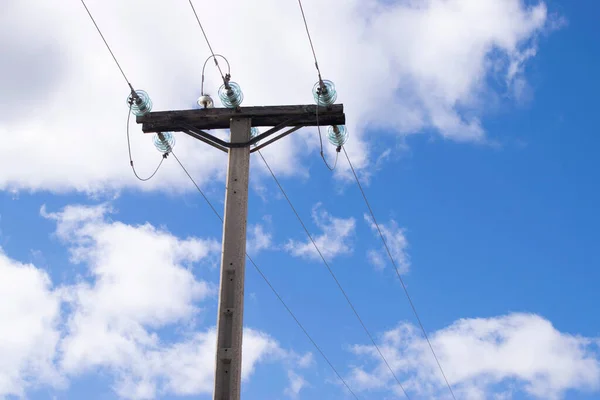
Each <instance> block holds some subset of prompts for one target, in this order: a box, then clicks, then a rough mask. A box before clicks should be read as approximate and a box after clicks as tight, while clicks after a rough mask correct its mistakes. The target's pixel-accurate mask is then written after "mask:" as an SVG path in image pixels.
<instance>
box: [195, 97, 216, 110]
mask: <svg viewBox="0 0 600 400" xmlns="http://www.w3.org/2000/svg"><path fill="white" fill-rule="evenodd" d="M198 105H199V106H200V107H201V108H213V107H214V106H215V102H214V101H213V99H212V97H210V96H209V95H208V94H203V95H202V96H200V97H199V98H198Z"/></svg>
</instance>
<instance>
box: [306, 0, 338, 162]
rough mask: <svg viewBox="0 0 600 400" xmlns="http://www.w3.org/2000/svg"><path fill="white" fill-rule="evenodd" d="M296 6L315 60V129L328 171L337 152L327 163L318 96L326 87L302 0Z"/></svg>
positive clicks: (336, 159) (324, 91) (336, 156)
mask: <svg viewBox="0 0 600 400" xmlns="http://www.w3.org/2000/svg"><path fill="white" fill-rule="evenodd" d="M298 6H299V7H300V12H301V13H302V21H304V28H305V29H306V36H307V37H308V43H309V44H310V49H311V51H312V55H313V59H314V60H315V68H316V69H317V76H318V77H319V89H318V90H317V94H318V96H319V100H318V101H317V111H316V117H317V131H318V132H319V143H320V146H321V150H320V154H321V158H322V159H323V162H324V163H325V166H326V167H327V169H329V170H330V171H333V170H334V169H335V167H336V165H337V162H338V157H339V154H337V152H336V155H335V161H334V163H333V166H331V165H329V163H328V162H327V159H326V158H325V153H324V151H323V134H322V133H321V126H320V125H319V106H320V105H322V104H320V103H321V100H320V98H321V96H322V95H323V94H325V93H326V90H327V87H326V84H325V83H324V82H323V78H322V77H321V69H320V68H319V61H318V60H317V53H316V51H315V46H314V44H313V41H312V37H311V35H310V29H309V28H308V22H307V21H306V14H305V12H304V6H303V5H302V0H298ZM333 100H335V99H333ZM338 152H339V151H338Z"/></svg>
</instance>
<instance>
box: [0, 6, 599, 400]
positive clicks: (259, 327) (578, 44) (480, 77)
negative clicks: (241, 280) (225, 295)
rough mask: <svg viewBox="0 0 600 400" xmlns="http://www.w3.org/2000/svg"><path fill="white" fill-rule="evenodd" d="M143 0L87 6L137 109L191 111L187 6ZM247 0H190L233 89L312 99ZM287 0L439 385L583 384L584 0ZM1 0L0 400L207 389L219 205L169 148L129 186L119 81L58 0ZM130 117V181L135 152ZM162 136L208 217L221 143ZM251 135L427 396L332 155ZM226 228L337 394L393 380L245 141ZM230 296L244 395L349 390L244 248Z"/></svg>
mask: <svg viewBox="0 0 600 400" xmlns="http://www.w3.org/2000/svg"><path fill="white" fill-rule="evenodd" d="M160 3H161V2H146V3H144V4H145V8H144V10H145V11H144V12H145V14H144V17H143V18H142V17H141V16H140V15H139V7H140V4H141V3H139V2H138V3H136V4H134V2H132V3H131V4H129V3H128V4H127V5H121V6H119V5H118V4H117V2H101V1H91V0H90V1H89V2H88V5H89V7H90V10H91V11H92V13H93V14H94V15H95V17H96V18H97V22H98V24H99V26H100V27H101V29H102V30H103V33H104V34H105V35H106V37H107V40H108V41H109V43H110V44H111V47H113V50H114V51H115V54H116V55H117V58H118V59H119V62H120V63H121V64H122V66H123V67H124V69H125V70H126V71H127V74H128V78H129V79H130V80H131V81H132V83H133V84H134V86H136V88H139V89H144V90H147V91H148V92H149V93H150V95H151V96H152V99H153V101H154V104H155V108H154V109H155V110H163V109H168V108H191V107H192V106H193V104H194V101H195V98H196V97H197V96H198V94H199V89H198V88H199V82H200V76H199V74H200V68H201V63H202V62H203V60H204V59H205V58H206V57H207V56H208V55H209V52H208V48H206V45H205V43H204V42H203V41H202V37H201V36H200V32H199V30H198V27H197V26H195V25H194V24H195V20H194V19H193V15H192V14H191V10H190V9H189V5H188V4H187V2H181V3H182V4H177V5H175V6H172V7H169V6H165V5H162V4H160ZM254 3H255V7H251V6H246V5H243V6H239V7H238V8H236V7H235V6H233V5H226V6H223V7H224V8H220V7H217V6H216V5H214V4H211V2H209V1H200V0H198V1H196V2H195V4H196V6H197V9H198V10H200V17H201V19H202V20H203V22H205V28H206V29H207V32H208V33H209V38H211V42H212V43H213V45H214V47H215V48H216V51H217V52H220V53H225V54H227V57H228V58H229V60H230V62H231V63H232V75H233V80H234V81H236V82H239V83H240V85H241V86H242V88H243V90H244V93H245V95H246V102H245V103H244V104H245V105H259V104H292V103H307V104H310V103H311V101H312V100H311V93H310V89H311V88H312V85H313V84H314V81H315V80H316V73H315V71H314V65H313V63H312V61H311V53H310V48H309V47H308V43H307V42H306V37H305V36H303V35H304V32H303V31H302V29H303V26H302V25H301V17H300V13H299V10H298V9H297V3H295V2H293V1H289V2H282V0H277V1H275V0H261V1H256V2H254ZM287 3H289V4H287ZM266 7H268V9H270V10H272V14H271V15H272V16H273V17H269V16H268V15H265V13H262V12H261V11H260V10H261V9H264V8H266ZM305 8H306V11H307V18H308V21H309V25H310V26H311V30H312V33H313V39H314V41H315V45H316V49H317V54H318V56H319V63H320V65H321V68H322V70H323V73H324V75H325V78H327V79H331V80H333V81H334V82H336V84H337V87H338V89H339V98H338V101H339V102H342V103H344V104H345V110H346V116H347V119H348V129H349V131H350V140H349V142H348V144H347V146H346V148H347V150H348V152H349V154H350V157H351V159H352V161H353V162H354V163H355V165H356V167H357V169H358V171H359V176H360V177H361V180H362V182H363V184H364V185H365V189H366V192H367V196H368V197H369V199H370V201H371V204H372V206H373V209H374V211H375V214H376V216H377V218H378V220H379V222H380V223H381V224H382V226H383V227H384V230H385V232H386V236H387V238H388V240H389V241H390V243H391V244H392V246H391V247H392V251H393V253H394V254H395V256H396V258H397V261H398V262H399V263H400V264H401V267H402V272H403V278H404V280H405V283H406V284H407V287H408V290H409V292H410V294H411V296H412V298H413V300H414V302H415V305H416V307H417V310H418V312H419V315H420V317H421V319H422V321H423V324H424V326H425V328H426V329H427V332H428V334H429V336H430V338H431V340H432V344H433V346H434V348H435V350H436V352H437V354H438V357H439V358H440V362H441V364H442V367H443V368H444V371H445V373H446V375H447V377H448V379H449V381H450V384H451V385H452V387H453V389H454V392H455V394H456V397H457V398H459V399H466V400H477V399H515V400H518V399H594V398H598V396H599V393H600V349H599V346H600V339H599V338H600V321H599V320H598V318H596V317H595V315H596V314H597V312H596V309H597V304H600V294H599V293H598V291H597V284H596V282H597V281H598V279H600V272H598V271H599V270H600V268H599V267H600V256H599V255H598V251H597V247H598V246H597V243H596V242H597V238H598V235H597V233H596V231H597V226H598V224H599V223H600V217H599V216H598V212H597V211H596V209H597V207H596V205H597V204H598V203H599V201H600V191H599V190H598V185H597V182H598V181H599V178H600V168H598V165H597V164H598V162H597V157H596V155H597V148H598V147H599V145H600V139H598V137H597V135H596V131H597V129H596V128H595V124H594V115H595V114H596V112H597V107H598V101H597V100H596V93H598V92H599V91H600V82H599V81H598V80H597V79H594V78H593V76H594V72H595V71H597V70H598V67H599V66H600V53H599V52H598V49H597V45H596V44H595V40H594V38H595V37H597V36H598V34H599V33H598V28H597V26H596V24H595V22H596V21H595V19H596V17H595V16H597V15H598V14H599V13H600V5H598V4H596V2H593V1H591V0H588V1H580V2H577V4H576V5H575V4H572V3H565V2H558V1H551V0H549V1H545V2H533V1H531V2H530V1H527V2H525V1H518V0H510V1H505V0H485V1H483V0H482V1H469V0H447V1H442V0H431V1H427V2H426V1H418V2H414V3H410V2H400V1H398V2H385V3H381V2H380V3H378V2H376V1H367V2H360V1H358V0H356V1H354V0H353V1H342V0H339V1H338V0H336V1H331V2H330V3H327V4H322V2H318V1H316V0H315V1H308V0H306V1H305ZM7 10H8V13H4V15H3V16H1V17H0V26H2V28H0V50H1V51H2V53H3V54H7V55H8V57H6V60H12V61H11V62H6V61H5V62H0V84H2V87H4V88H5V90H2V92H3V93H2V94H0V98H1V99H2V100H3V104H13V105H12V106H11V107H5V108H4V112H0V133H2V135H3V137H6V138H7V140H6V143H5V144H4V146H0V154H1V155H2V157H0V159H1V160H2V161H0V162H2V165H1V166H0V171H2V172H0V204H1V206H0V248H1V251H0V298H2V303H1V304H2V305H0V398H8V399H12V398H19V397H22V398H31V399H73V398H83V397H85V398H89V399H120V398H124V399H153V398H160V399H178V398H200V399H209V398H211V392H212V373H213V372H212V371H213V363H214V355H213V352H214V345H215V344H214V325H215V322H216V313H217V289H218V279H219V252H220V240H221V226H220V223H219V221H218V220H217V218H216V217H215V216H214V214H213V213H212V211H211V210H210V208H209V207H208V206H207V204H206V203H205V202H204V200H203V199H202V197H201V196H200V195H199V194H198V193H197V192H196V191H195V188H194V187H193V185H192V183H191V182H189V181H188V180H187V177H186V176H185V174H184V173H183V171H181V170H180V169H179V166H178V165H177V164H176V162H175V160H174V159H172V158H168V159H167V162H166V163H165V166H164V167H163V168H162V169H161V171H160V172H159V173H158V174H157V176H156V177H155V178H153V179H152V180H151V181H149V182H146V183H140V182H137V181H135V179H134V177H133V175H132V173H131V170H130V168H129V166H128V160H127V149H126V141H125V117H126V115H125V113H126V112H127V108H126V104H125V101H124V97H125V96H126V95H127V86H126V85H125V83H124V81H123V80H122V77H121V76H120V74H119V72H118V69H117V68H116V66H115V65H114V63H113V61H112V59H111V58H110V55H109V54H108V52H107V51H106V49H105V48H104V47H103V44H102V42H101V40H100V38H99V37H98V35H97V32H95V31H94V29H93V25H92V23H91V21H90V20H89V19H88V18H87V15H86V14H85V10H84V9H83V7H81V4H78V2H73V4H69V5H67V4H65V5H61V7H59V8H56V7H55V8H50V7H48V6H47V5H44V4H43V3H42V2H40V1H36V0H28V1H24V2H10V3H9V4H8V6H7ZM221 12H225V13H227V15H228V16H229V17H230V18H231V25H230V28H229V29H227V30H225V29H224V27H223V23H222V20H220V19H219V16H220V13H221ZM165 16H169V17H165ZM132 21H138V22H139V26H136V27H135V29H134V27H132V26H131V22H132ZM158 21H161V23H160V25H157V22H158ZM219 21H221V22H219ZM332 21H336V22H337V24H333V22H332ZM156 26H160V28H161V29H156ZM273 32H285V34H283V33H282V34H278V35H273ZM265 37H269V38H271V40H269V41H266V40H264V38H265ZM261 38H262V39H261ZM259 39H261V40H259ZM252 46H254V47H252ZM253 49H254V50H253ZM32 64H33V65H38V67H36V68H33V69H26V68H25V66H29V67H30V66H31V65H32ZM39 65H43V66H44V67H39ZM15 82H21V84H19V85H15ZM272 82H276V85H272V84H270V83H272ZM207 87H208V90H209V91H211V93H215V90H216V88H217V87H218V74H217V72H216V71H212V70H209V72H208V76H207ZM75 96H77V97H75ZM215 97H216V96H215ZM131 127H132V145H133V154H134V160H135V164H136V167H137V168H138V170H139V171H140V173H141V174H142V175H145V174H146V172H147V171H151V169H152V168H153V167H154V165H155V163H156V162H158V160H159V157H160V155H159V153H158V152H156V150H155V149H154V148H153V146H152V143H151V142H152V141H151V137H150V136H147V135H146V136H145V135H143V134H142V133H141V130H140V129H139V127H137V126H135V124H134V123H132V125H131ZM176 137H177V144H176V147H175V150H176V152H177V154H178V156H179V157H180V159H181V160H182V162H183V163H184V164H185V165H186V167H188V168H189V169H190V171H191V173H192V175H193V176H194V178H195V179H197V181H198V183H199V184H200V185H201V187H202V188H203V190H205V192H206V194H207V195H208V197H209V198H210V200H211V201H212V202H213V203H214V204H215V206H216V208H217V209H218V210H219V211H222V208H223V199H224V193H225V192H224V176H225V170H226V156H225V155H224V154H222V153H220V152H218V151H216V150H214V149H211V148H208V147H207V146H205V145H203V144H201V143H197V142H193V141H192V140H190V139H188V138H186V137H183V136H182V134H180V133H177V134H176ZM327 146H328V147H327V156H328V157H333V155H334V153H333V151H334V149H333V146H331V145H329V144H328V143H327ZM264 154H265V157H266V158H267V160H268V161H269V163H270V164H271V166H272V167H273V170H274V171H275V173H276V174H277V176H278V177H279V178H280V180H281V183H282V185H283V187H284V188H285V190H286V191H287V193H288V195H289V196H290V198H291V200H292V202H293V203H294V205H295V206H296V208H297V209H298V211H299V213H300V215H301V216H302V218H303V220H304V221H305V222H306V223H307V225H308V227H309V230H310V231H311V233H312V234H313V235H314V236H315V237H316V238H317V242H318V243H319V244H320V245H321V250H323V251H324V253H325V254H326V258H327V259H328V261H329V262H330V265H331V267H332V269H333V271H334V272H335V274H336V276H337V278H338V279H339V281H340V282H341V284H342V286H343V287H344V289H345V290H346V292H347V293H348V295H349V297H350V298H351V300H352V302H353V303H354V305H355V307H356V309H357V311H358V312H359V313H360V315H361V317H362V318H363V320H364V322H365V324H366V326H367V327H368V329H369V330H370V332H371V333H372V334H373V335H374V337H375V339H376V341H377V343H378V345H379V346H380V348H381V349H382V351H383V353H384V355H385V356H386V358H387V359H388V361H389V362H390V364H391V365H392V367H393V369H394V371H395V373H396V374H397V375H398V377H399V378H400V380H401V382H402V384H403V386H404V387H405V388H406V389H407V391H408V393H409V395H410V398H412V399H446V398H449V397H448V395H449V393H448V389H447V387H446V386H445V385H444V383H443V381H442V380H441V376H440V373H439V370H438V369H437V366H436V365H435V364H434V360H433V358H432V355H431V353H430V351H429V348H428V347H426V344H425V343H424V341H423V339H422V336H421V332H420V331H419V329H418V325H416V324H417V321H416V319H415V317H414V315H413V313H412V310H411V309H410V306H409V304H408V302H407V300H406V297H405V295H404V292H403V291H402V287H401V286H400V283H399V281H398V279H397V276H396V274H395V272H394V270H393V267H392V266H391V264H390V262H389V260H388V258H387V256H386V253H385V252H383V248H382V243H381V241H380V239H379V237H378V236H377V235H376V232H375V231H374V230H373V229H372V226H371V224H370V222H369V220H368V215H367V212H368V210H367V208H366V206H365V204H364V202H363V199H362V197H361V196H360V192H359V190H358V187H357V186H356V184H355V182H354V181H353V180H352V177H351V175H350V174H349V170H348V166H347V163H346V160H345V158H344V157H343V155H342V156H341V157H340V160H339V165H338V168H337V170H336V171H335V172H334V173H331V172H330V171H329V170H328V169H327V168H326V167H325V166H324V165H323V163H322V161H321V159H320V157H319V154H318V139H317V132H316V131H315V130H311V129H304V130H302V131H300V132H299V133H297V134H294V135H293V136H290V137H288V138H286V139H284V140H282V141H281V142H280V143H278V144H277V145H275V146H273V147H272V148H270V149H268V150H267V151H265V153H264ZM248 224H249V227H248V239H249V242H248V246H249V251H250V254H251V255H252V256H253V257H254V259H255V260H256V262H257V264H258V265H259V267H260V268H261V269H262V270H263V272H264V273H265V275H266V276H267V277H268V279H269V280H270V281H271V283H272V284H273V286H274V287H275V289H276V290H277V291H278V292H279V293H280V294H281V295H282V297H283V298H284V300H285V302H286V303H287V304H288V306H289V307H290V308H291V309H292V310H293V312H294V313H295V315H296V316H297V317H298V319H299V320H300V321H301V322H302V324H303V325H304V326H305V328H306V329H307V331H308V332H309V333H310V334H311V336H312V337H313V338H314V340H315V341H316V342H317V343H318V344H319V346H320V347H321V348H322V350H323V351H324V352H325V354H326V355H327V357H328V358H329V359H330V361H331V362H332V363H333V365H334V366H335V367H336V368H337V370H338V371H339V372H340V374H341V375H342V376H343V377H344V379H346V380H347V382H348V384H349V385H350V387H351V388H352V389H353V391H354V392H355V393H356V394H357V395H358V397H359V398H360V399H402V398H405V396H404V395H403V394H402V393H401V391H399V389H398V387H397V385H396V384H395V381H394V380H393V378H392V377H391V375H390V373H389V371H388V370H387V369H386V368H385V366H384V365H383V364H382V361H381V359H380V358H379V357H378V355H377V354H376V353H374V351H373V348H372V347H371V342H370V341H369V338H368V337H367V335H366V334H365V332H364V330H363V329H362V328H361V326H360V324H359V322H358V321H357V319H356V317H355V316H354V314H353V313H352V311H351V309H350V308H349V307H348V304H347V303H346V301H345V299H344V297H343V295H342V294H341V293H340V291H339V290H338V288H337V286H336V285H335V282H334V281H333V280H332V278H331V276H330V275H329V273H328V272H327V270H326V268H325V266H324V265H323V263H322V262H321V261H320V259H318V258H316V257H315V256H314V253H312V249H311V247H310V246H308V245H307V244H308V239H307V237H306V235H305V233H304V232H303V230H302V227H301V226H300V224H299V223H298V221H297V220H296V219H295V216H294V214H293V213H292V211H291V209H290V208H289V206H288V204H287V203H286V202H285V199H284V198H283V197H282V196H281V193H280V192H279V189H278V188H277V186H276V185H275V182H274V181H273V180H272V179H271V177H270V175H268V173H267V172H266V171H265V169H264V167H263V166H262V165H261V160H260V158H258V157H254V158H253V160H252V175H251V188H250V200H249V215H248ZM245 301H246V303H245V314H244V321H245V326H246V332H245V336H244V338H245V339H244V346H245V347H244V363H245V365H244V382H243V397H244V398H248V399H274V400H280V399H281V400H283V399H290V398H291V399H308V398H319V399H321V398H322V399H349V398H352V397H351V396H350V395H349V394H348V392H347V391H346V390H345V389H344V387H343V386H342V385H341V383H340V382H339V380H338V379H337V378H336V376H335V375H334V373H333V371H332V370H331V369H330V368H329V366H328V365H327V363H326V362H325V361H324V360H323V359H322V358H321V356H320V355H319V354H318V352H317V351H316V350H315V348H314V347H313V346H312V345H311V343H310V342H309V341H308V340H307V339H306V337H305V336H304V335H303V333H302V331H301V330H300V329H299V328H298V327H297V326H296V324H295V322H294V321H293V319H292V318H291V317H290V316H289V315H288V314H287V312H286V311H285V309H284V308H283V307H282V306H281V304H280V303H279V302H278V300H277V299H276V297H275V296H274V295H273V293H272V292H271V291H270V289H269V288H268V286H267V285H266V284H265V283H264V281H263V280H262V278H261V277H260V276H259V275H258V274H257V273H256V271H255V270H254V268H253V267H252V266H251V265H250V264H247V266H246V300H245Z"/></svg>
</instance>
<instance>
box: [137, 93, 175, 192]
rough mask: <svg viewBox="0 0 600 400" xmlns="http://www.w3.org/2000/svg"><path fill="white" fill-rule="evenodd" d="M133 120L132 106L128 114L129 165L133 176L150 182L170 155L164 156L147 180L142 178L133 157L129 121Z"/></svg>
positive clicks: (165, 154)
mask: <svg viewBox="0 0 600 400" xmlns="http://www.w3.org/2000/svg"><path fill="white" fill-rule="evenodd" d="M130 118H131V105H130V106H129V111H128V112H127V152H128V153H129V165H130V166H131V170H132V171H133V174H134V175H135V177H136V178H137V179H139V180H140V181H142V182H146V181H149V180H150V179H152V178H153V177H154V175H156V173H157V172H158V170H159V169H160V167H161V166H162V163H163V161H165V158H167V155H168V154H169V153H164V154H163V156H162V157H161V158H160V162H159V163H158V165H157V166H156V169H155V170H154V172H153V173H152V174H151V175H150V176H149V177H147V178H141V177H140V176H139V175H138V173H137V171H136V170H135V166H134V165H133V158H132V157H131V141H130V139H129V120H130Z"/></svg>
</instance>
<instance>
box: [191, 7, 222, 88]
mask: <svg viewBox="0 0 600 400" xmlns="http://www.w3.org/2000/svg"><path fill="white" fill-rule="evenodd" d="M188 1H189V3H190V7H192V11H193V12H194V16H195V17H196V21H198V26H199V27H200V30H201V31H202V35H203V36H204V40H205V41H206V44H207V45H208V49H209V50H210V54H212V58H213V60H215V65H216V66H217V68H218V69H219V73H220V74H221V78H223V82H224V83H227V79H226V77H225V75H223V71H222V70H221V66H220V65H219V61H217V57H216V56H217V55H216V54H215V52H214V51H213V48H212V46H211V45H210V41H209V40H208V36H207V35H206V31H205V30H204V27H203V26H202V22H200V17H199V16H198V13H197V12H196V8H195V7H194V3H192V0H188Z"/></svg>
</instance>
